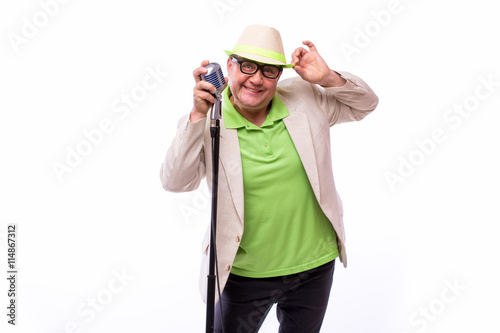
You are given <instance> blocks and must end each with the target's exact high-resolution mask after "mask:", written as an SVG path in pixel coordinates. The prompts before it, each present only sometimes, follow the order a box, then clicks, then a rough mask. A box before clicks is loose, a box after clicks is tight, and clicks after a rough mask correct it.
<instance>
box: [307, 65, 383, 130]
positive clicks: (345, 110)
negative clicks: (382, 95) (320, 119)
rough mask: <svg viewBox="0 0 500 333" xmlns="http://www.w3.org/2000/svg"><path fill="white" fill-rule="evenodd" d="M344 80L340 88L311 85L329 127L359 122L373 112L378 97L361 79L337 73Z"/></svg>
mask: <svg viewBox="0 0 500 333" xmlns="http://www.w3.org/2000/svg"><path fill="white" fill-rule="evenodd" d="M337 73H338V74H339V75H340V76H341V77H342V78H344V79H345V80H346V84H345V85H344V86H342V87H329V88H324V87H321V86H319V85H312V86H313V91H314V94H315V96H316V100H317V102H318V104H319V105H320V108H321V109H322V110H323V111H324V112H325V113H326V116H327V118H328V119H329V123H330V126H333V125H335V124H340V123H345V122H349V121H359V120H361V119H363V118H364V117H366V116H367V115H368V114H370V112H372V111H373V110H375V108H376V107H377V104H378V97H377V95H375V93H374V92H373V90H372V89H371V88H370V87H369V86H368V84H366V82H365V81H363V80H362V79H361V78H359V77H357V76H355V75H353V74H350V73H347V72H337Z"/></svg>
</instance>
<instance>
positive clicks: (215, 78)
mask: <svg viewBox="0 0 500 333" xmlns="http://www.w3.org/2000/svg"><path fill="white" fill-rule="evenodd" d="M205 68H206V69H207V70H208V71H207V73H206V74H202V75H201V79H202V80H204V81H207V82H209V83H211V84H213V85H214V87H215V89H216V91H215V93H212V95H213V96H214V97H215V103H214V104H213V105H212V110H211V115H210V137H211V138H212V213H211V228H210V252H209V268H208V275H207V320H206V333H213V332H214V320H215V277H216V275H215V270H217V289H218V292H219V305H220V309H221V316H222V304H221V299H220V298H221V297H220V286H219V270H218V267H217V247H216V244H215V241H216V229H217V193H218V180H219V147H220V143H219V140H220V118H221V115H222V113H221V108H222V107H221V104H222V91H223V90H224V85H225V84H226V81H225V80H224V74H223V73H222V69H221V67H220V65H219V64H217V63H213V62H211V63H209V64H208V65H207V66H205ZM223 330H224V328H223Z"/></svg>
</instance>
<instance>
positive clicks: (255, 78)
mask: <svg viewBox="0 0 500 333" xmlns="http://www.w3.org/2000/svg"><path fill="white" fill-rule="evenodd" d="M263 79H264V75H262V72H261V70H260V69H259V70H258V71H257V72H255V73H254V74H252V76H251V77H250V82H252V83H253V84H256V85H257V84H260V83H262V80H263Z"/></svg>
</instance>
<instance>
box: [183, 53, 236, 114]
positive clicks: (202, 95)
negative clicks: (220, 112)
mask: <svg viewBox="0 0 500 333" xmlns="http://www.w3.org/2000/svg"><path fill="white" fill-rule="evenodd" d="M209 63H210V62H209V61H208V60H204V61H202V62H201V65H200V67H198V68H196V69H195V70H194V71H193V77H194V80H195V85H194V88H193V109H192V111H191V115H192V116H193V114H196V115H197V117H199V116H201V117H203V116H206V114H207V112H208V110H209V109H210V107H211V106H212V104H214V103H215V96H214V95H213V93H215V92H216V90H217V89H216V88H215V86H214V85H213V84H211V83H209V82H207V81H204V80H202V79H201V75H203V74H206V73H207V72H208V70H207V69H206V68H205V66H206V65H208V64H209ZM224 79H225V80H226V84H225V85H224V89H225V88H226V87H227V85H228V82H229V78H228V77H225V78H224ZM197 117H196V118H197ZM191 119H193V117H191Z"/></svg>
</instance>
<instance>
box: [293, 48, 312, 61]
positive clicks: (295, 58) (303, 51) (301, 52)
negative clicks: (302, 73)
mask: <svg viewBox="0 0 500 333" xmlns="http://www.w3.org/2000/svg"><path fill="white" fill-rule="evenodd" d="M308 52H309V51H307V50H306V49H304V48H303V47H298V48H296V49H295V51H294V52H293V53H292V64H294V65H295V64H297V63H298V62H299V61H300V59H301V58H302V57H303V56H304V55H305V54H307V53H308Z"/></svg>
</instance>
